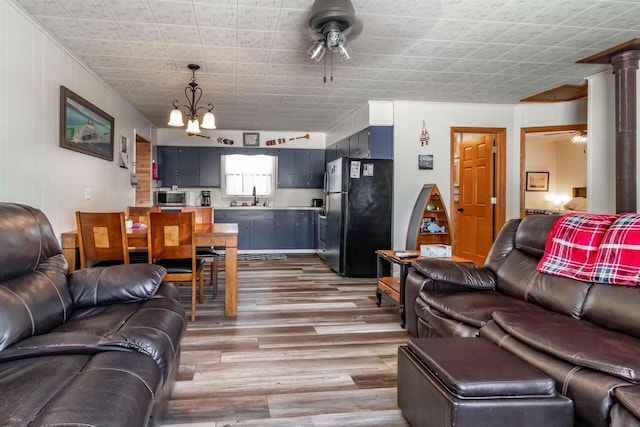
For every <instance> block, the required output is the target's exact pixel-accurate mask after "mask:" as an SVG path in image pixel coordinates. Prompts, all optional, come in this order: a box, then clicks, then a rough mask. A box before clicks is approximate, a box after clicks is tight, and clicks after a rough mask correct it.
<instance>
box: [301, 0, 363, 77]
mask: <svg viewBox="0 0 640 427" xmlns="http://www.w3.org/2000/svg"><path fill="white" fill-rule="evenodd" d="M354 24H357V25H354ZM309 27H310V28H311V31H313V33H314V37H316V38H318V40H316V41H315V42H314V43H313V45H312V46H311V47H310V48H309V50H308V51H307V54H308V55H309V58H310V59H311V60H313V61H315V62H320V60H322V58H323V57H324V58H325V60H326V57H325V53H326V51H327V50H329V51H330V52H331V53H335V54H337V55H339V56H340V60H342V61H348V60H349V59H351V49H350V48H349V46H348V45H347V35H350V37H351V38H352V39H353V38H354V37H356V36H357V35H358V34H359V32H360V31H361V30H362V23H361V21H359V20H356V12H355V10H354V8H353V4H351V0H315V2H314V3H313V6H312V7H311V13H310V17H309ZM356 27H357V28H356ZM325 81H326V77H325Z"/></svg>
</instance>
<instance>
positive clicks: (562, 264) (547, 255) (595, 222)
mask: <svg viewBox="0 0 640 427" xmlns="http://www.w3.org/2000/svg"><path fill="white" fill-rule="evenodd" d="M617 217H618V216H617V215H590V214H568V215H565V216H563V217H562V218H560V219H559V220H558V221H557V222H556V223H555V224H554V225H553V227H551V230H550V231H549V236H548V237H547V243H546V246H545V248H544V255H543V256H542V259H541V260H540V262H539V263H538V271H540V272H541V273H547V274H551V275H554V276H563V277H570V278H572V279H577V280H584V281H587V282H592V281H593V277H594V266H595V262H596V259H597V254H598V249H599V247H600V243H601V242H602V240H603V238H604V235H605V233H606V232H607V230H608V229H609V227H610V226H611V224H612V223H613V221H614V220H615V219H616V218H617Z"/></svg>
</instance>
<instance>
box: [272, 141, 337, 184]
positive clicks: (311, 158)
mask: <svg viewBox="0 0 640 427" xmlns="http://www.w3.org/2000/svg"><path fill="white" fill-rule="evenodd" d="M324 161H325V152H324V150H302V149H291V148H289V149H287V148H283V149H280V150H278V188H322V187H323V183H324Z"/></svg>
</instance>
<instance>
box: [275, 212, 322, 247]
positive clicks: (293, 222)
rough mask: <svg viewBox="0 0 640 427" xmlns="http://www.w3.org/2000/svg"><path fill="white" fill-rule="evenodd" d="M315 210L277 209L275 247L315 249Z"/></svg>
mask: <svg viewBox="0 0 640 427" xmlns="http://www.w3.org/2000/svg"><path fill="white" fill-rule="evenodd" d="M315 214H316V212H315V211H313V210H305V209H300V210H297V209H280V210H276V211H275V215H274V229H275V247H274V249H314V248H315V247H316V244H315V240H316V231H315V228H316V226H315V221H314V219H315V216H316V215H315Z"/></svg>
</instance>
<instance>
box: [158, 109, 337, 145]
mask: <svg viewBox="0 0 640 427" xmlns="http://www.w3.org/2000/svg"><path fill="white" fill-rule="evenodd" d="M168 111H169V110H167V113H168ZM244 132H253V133H255V132H257V133H259V134H260V147H261V148H270V149H271V148H272V149H273V150H274V151H275V150H277V149H279V148H317V149H324V148H325V137H326V134H324V133H322V132H306V131H299V132H292V131H286V132H274V131H262V130H257V131H256V130H252V131H242V130H224V129H222V130H221V129H215V130H203V131H202V133H201V135H206V136H209V137H210V138H209V139H207V138H202V137H198V136H189V135H187V132H186V131H185V128H162V129H158V139H157V143H158V145H180V146H187V147H188V146H193V147H223V148H224V147H233V148H251V147H243V146H242V134H243V133H244ZM307 134H308V135H309V138H308V139H307V138H300V139H294V140H292V141H290V140H289V138H298V137H303V136H305V135H307ZM218 138H225V139H230V140H232V141H233V145H225V144H221V143H219V142H218V141H217V139H218ZM279 138H284V139H285V140H286V142H285V143H284V144H278V143H277V140H278V139H279ZM274 139H275V140H276V145H270V146H267V145H266V142H267V141H269V140H274Z"/></svg>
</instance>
